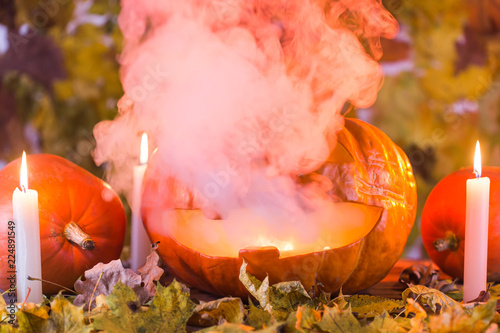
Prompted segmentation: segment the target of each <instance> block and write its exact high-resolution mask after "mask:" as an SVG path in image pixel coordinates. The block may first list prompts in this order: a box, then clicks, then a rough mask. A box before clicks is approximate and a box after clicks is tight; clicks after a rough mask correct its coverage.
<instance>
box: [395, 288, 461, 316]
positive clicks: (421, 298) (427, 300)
mask: <svg viewBox="0 0 500 333" xmlns="http://www.w3.org/2000/svg"><path fill="white" fill-rule="evenodd" d="M412 294H414V295H415V297H411V298H414V299H415V300H416V301H417V302H418V303H419V304H420V305H422V306H424V307H425V306H427V307H428V308H430V310H431V311H432V312H433V313H438V312H439V311H440V310H446V309H448V308H453V307H454V306H455V305H456V304H457V302H456V301H455V300H453V299H452V298H451V297H448V296H446V295H445V294H444V293H442V292H440V291H439V290H436V289H430V288H427V287H426V286H422V285H417V286H411V287H409V288H407V289H406V290H405V291H403V302H406V299H407V298H409V297H410V296H411V295H412ZM438 305H439V306H440V308H438V307H437V306H438Z"/></svg>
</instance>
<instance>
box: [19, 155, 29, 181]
mask: <svg viewBox="0 0 500 333" xmlns="http://www.w3.org/2000/svg"><path fill="white" fill-rule="evenodd" d="M19 185H20V187H21V191H26V190H27V189H28V164H27V163H26V152H25V151H23V157H22V161H21V178H20V181H19Z"/></svg>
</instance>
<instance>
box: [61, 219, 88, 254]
mask: <svg viewBox="0 0 500 333" xmlns="http://www.w3.org/2000/svg"><path fill="white" fill-rule="evenodd" d="M64 237H66V239H67V240H68V241H70V242H71V243H75V244H78V245H79V246H80V247H81V248H82V249H84V250H89V251H92V250H93V249H94V248H95V243H94V241H93V240H92V238H90V236H89V235H87V234H86V233H85V232H84V231H83V230H82V229H81V228H80V227H79V226H78V225H77V224H76V223H75V222H70V223H68V224H66V226H65V227H64Z"/></svg>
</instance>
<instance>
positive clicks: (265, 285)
mask: <svg viewBox="0 0 500 333" xmlns="http://www.w3.org/2000/svg"><path fill="white" fill-rule="evenodd" d="M240 281H241V283H243V285H244V286H245V288H246V289H247V290H248V292H249V293H250V294H251V295H252V296H253V297H255V299H256V300H257V301H258V302H259V304H260V306H261V307H262V308H263V309H264V310H266V311H269V312H271V305H270V304H269V294H268V289H269V279H268V277H267V276H266V278H265V279H264V281H262V282H261V281H260V280H259V279H257V278H256V277H255V276H253V275H252V274H250V273H247V263H246V262H245V260H243V264H242V265H241V268H240Z"/></svg>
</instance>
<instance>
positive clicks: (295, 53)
mask: <svg viewBox="0 0 500 333" xmlns="http://www.w3.org/2000/svg"><path fill="white" fill-rule="evenodd" d="M121 3H122V11H121V14H120V17H119V24H120V28H121V30H122V32H123V35H124V49H123V52H122V54H121V56H120V63H121V80H122V84H123V88H124V91H125V95H124V96H123V98H122V99H121V100H120V102H119V105H118V108H119V115H118V116H117V117H116V119H114V120H113V121H108V122H102V123H100V124H98V125H97V126H96V127H95V130H94V134H95V137H96V140H97V148H96V150H95V152H94V157H95V161H96V163H97V164H102V163H105V162H107V163H108V164H109V166H111V169H110V172H109V181H110V182H111V184H112V185H113V186H114V187H115V189H117V190H119V191H124V192H125V193H129V191H130V182H131V181H130V180H131V175H132V172H131V170H132V167H133V165H135V164H137V163H138V155H139V141H140V140H139V138H140V133H141V132H143V131H146V132H147V133H148V135H149V137H150V138H151V142H152V144H151V145H153V146H157V152H156V154H155V155H156V156H155V158H158V159H160V160H161V165H162V168H161V170H162V172H163V176H164V177H174V178H175V179H176V180H177V181H178V182H179V183H180V184H183V185H184V186H186V187H187V188H188V189H189V190H190V191H192V192H193V193H197V194H198V196H199V197H200V198H201V199H200V202H199V205H200V206H201V208H202V209H203V211H204V213H205V214H206V215H207V216H209V217H221V218H223V219H225V218H229V217H231V216H235V215H236V216H237V215H238V214H239V212H241V210H242V209H247V210H251V211H252V214H255V216H260V217H262V218H263V220H264V221H266V222H265V223H268V225H266V226H265V228H267V229H268V230H269V233H271V234H274V235H279V232H278V231H279V230H284V229H286V230H289V235H291V236H290V237H302V238H303V239H304V240H305V241H307V240H311V239H313V238H314V237H315V232H314V228H311V226H308V225H307V224H308V223H310V222H308V221H307V219H305V218H303V217H304V214H305V212H310V211H314V210H317V211H331V210H330V209H327V208H325V207H326V205H328V202H329V201H330V200H331V199H329V198H328V197H327V196H326V191H327V189H325V186H326V187H328V184H326V185H325V184H311V185H308V186H302V185H297V176H298V175H301V174H307V173H310V172H312V171H314V170H316V169H317V168H318V167H319V166H320V165H321V164H322V163H323V162H324V161H325V159H326V158H327V157H328V156H329V152H330V150H331V149H332V148H333V147H334V146H335V133H336V132H337V131H338V130H339V129H341V128H342V126H343V116H342V115H341V110H342V108H343V106H344V104H345V103H346V102H349V103H351V104H353V105H355V106H359V107H367V106H369V105H371V104H372V103H373V102H374V101H375V98H376V94H377V91H378V89H379V87H380V84H381V80H382V71H381V68H380V66H379V64H378V63H377V62H376V61H375V60H374V57H375V58H376V57H378V56H380V51H381V50H380V45H379V38H380V37H381V36H385V37H392V36H394V35H395V33H396V30H397V26H396V23H395V21H394V19H393V18H392V16H391V15H390V14H389V13H388V12H387V11H386V10H385V9H384V8H383V7H382V5H381V3H380V1H376V0H363V1H349V0H338V1H328V0H316V1H314V0H182V1H179V0H149V1H140V0H122V1H121ZM360 40H362V41H363V45H364V46H363V45H362V44H361V43H360ZM367 51H368V52H369V53H367ZM369 54H370V55H369ZM166 195H167V194H166ZM158 200H162V198H159V199H158ZM242 220H244V218H242ZM253 221H256V219H253ZM269 221H272V223H270V224H269ZM259 223H260V222H259ZM242 224H243V221H242ZM229 228H230V229H234V230H233V231H234V232H235V233H238V232H244V231H241V230H240V229H241V226H237V225H236V226H230V227H229ZM262 228H264V227H262ZM305 230H307V232H305Z"/></svg>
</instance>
